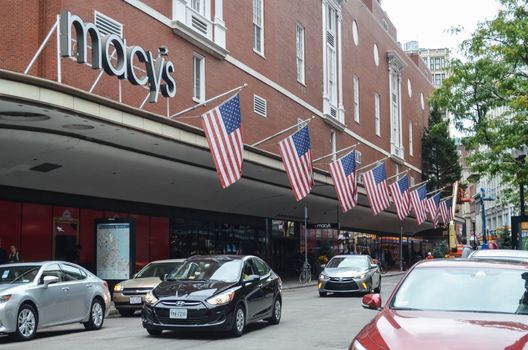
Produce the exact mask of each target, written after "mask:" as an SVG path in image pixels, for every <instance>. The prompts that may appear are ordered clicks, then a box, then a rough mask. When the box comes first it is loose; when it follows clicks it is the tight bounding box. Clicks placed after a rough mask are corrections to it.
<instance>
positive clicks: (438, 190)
mask: <svg viewBox="0 0 528 350" xmlns="http://www.w3.org/2000/svg"><path fill="white" fill-rule="evenodd" d="M446 187H447V186H444V187H442V188H439V189H437V190H434V191H431V192H429V193H427V194H426V196H428V195H430V194H433V193H436V192H440V191H443V190H444V189H445V188H446Z"/></svg>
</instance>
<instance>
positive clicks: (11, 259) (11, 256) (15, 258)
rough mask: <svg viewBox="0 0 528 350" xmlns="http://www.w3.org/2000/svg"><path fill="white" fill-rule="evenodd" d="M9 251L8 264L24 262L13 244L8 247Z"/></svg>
mask: <svg viewBox="0 0 528 350" xmlns="http://www.w3.org/2000/svg"><path fill="white" fill-rule="evenodd" d="M9 249H10V250H11V254H9V258H8V260H9V262H10V263H17V262H22V261H24V260H23V259H22V255H20V253H19V251H18V249H17V247H16V246H15V245H14V244H13V245H11V247H9Z"/></svg>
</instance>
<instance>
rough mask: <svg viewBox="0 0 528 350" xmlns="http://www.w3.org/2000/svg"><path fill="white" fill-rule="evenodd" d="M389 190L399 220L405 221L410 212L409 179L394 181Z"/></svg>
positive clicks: (405, 177) (406, 177) (403, 178)
mask: <svg viewBox="0 0 528 350" xmlns="http://www.w3.org/2000/svg"><path fill="white" fill-rule="evenodd" d="M389 189H390V191H391V195H392V201H393V202H394V204H395V205H396V212H397V213H398V218H399V219H400V220H403V219H405V217H406V216H407V215H409V212H410V211H411V197H410V196H409V177H408V176H407V175H405V176H403V177H402V178H401V179H399V180H397V181H394V182H393V183H392V184H391V185H390V186H389Z"/></svg>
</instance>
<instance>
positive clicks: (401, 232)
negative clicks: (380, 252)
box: [400, 222, 403, 271]
mask: <svg viewBox="0 0 528 350" xmlns="http://www.w3.org/2000/svg"><path fill="white" fill-rule="evenodd" d="M400 271H403V222H402V223H401V225H400Z"/></svg>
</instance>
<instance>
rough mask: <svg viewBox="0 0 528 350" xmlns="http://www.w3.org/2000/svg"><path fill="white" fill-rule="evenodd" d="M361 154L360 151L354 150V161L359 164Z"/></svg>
mask: <svg viewBox="0 0 528 350" xmlns="http://www.w3.org/2000/svg"><path fill="white" fill-rule="evenodd" d="M361 160H362V154H361V151H357V150H356V163H358V164H361Z"/></svg>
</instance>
